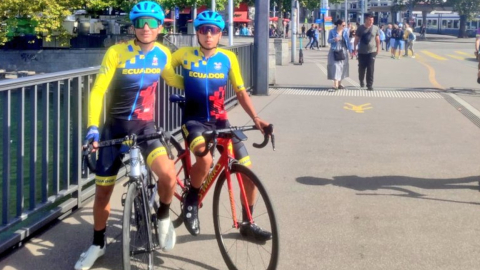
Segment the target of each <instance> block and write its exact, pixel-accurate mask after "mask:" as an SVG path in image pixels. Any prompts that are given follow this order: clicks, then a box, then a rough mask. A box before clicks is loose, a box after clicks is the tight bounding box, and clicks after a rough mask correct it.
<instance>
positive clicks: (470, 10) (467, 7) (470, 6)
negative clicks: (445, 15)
mask: <svg viewBox="0 0 480 270" xmlns="http://www.w3.org/2000/svg"><path fill="white" fill-rule="evenodd" d="M447 4H449V5H451V6H452V7H453V10H454V11H456V12H458V15H460V16H465V17H466V19H467V21H469V20H472V19H474V17H475V15H477V14H478V11H479V10H480V1H479V0H448V1H447Z"/></svg>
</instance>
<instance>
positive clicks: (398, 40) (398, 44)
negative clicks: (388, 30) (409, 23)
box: [392, 23, 405, 59]
mask: <svg viewBox="0 0 480 270" xmlns="http://www.w3.org/2000/svg"><path fill="white" fill-rule="evenodd" d="M402 27H403V25H402V24H401V23H399V24H398V27H396V28H394V29H393V31H392V38H393V39H394V40H395V45H394V46H393V56H392V58H393V59H401V55H402V50H404V49H405V42H404V40H403V29H402ZM397 52H398V56H397Z"/></svg>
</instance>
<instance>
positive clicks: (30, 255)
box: [0, 207, 123, 270]
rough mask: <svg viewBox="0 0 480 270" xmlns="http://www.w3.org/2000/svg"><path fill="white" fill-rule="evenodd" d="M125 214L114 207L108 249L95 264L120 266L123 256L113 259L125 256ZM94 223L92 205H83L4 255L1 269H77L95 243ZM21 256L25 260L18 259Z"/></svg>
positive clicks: (110, 219)
mask: <svg viewBox="0 0 480 270" xmlns="http://www.w3.org/2000/svg"><path fill="white" fill-rule="evenodd" d="M122 217H123V212H121V211H117V210H113V209H112V211H111V213H110V217H109V219H108V220H109V221H108V223H107V232H106V236H107V252H106V254H105V256H104V257H103V258H100V259H99V260H98V261H97V262H96V264H95V267H102V266H104V267H106V268H109V269H116V268H118V267H117V266H118V265H119V264H120V262H121V259H120V260H118V259H113V258H114V257H118V256H120V257H121V253H118V254H117V251H118V250H120V251H121V242H120V241H121V231H122V228H121V220H122ZM92 223H93V214H92V208H91V207H84V208H81V209H80V210H79V211H76V212H75V213H74V214H73V215H71V216H70V217H68V218H66V219H64V220H62V221H56V222H53V223H51V224H50V225H49V226H46V227H45V228H44V229H42V230H40V231H38V232H36V233H35V234H34V235H33V236H32V237H31V238H28V241H27V242H24V243H25V245H21V246H20V247H19V248H15V249H12V250H9V251H8V252H5V253H4V254H2V257H0V269H5V268H4V267H6V269H51V270H56V269H73V267H74V265H75V262H76V261H77V260H78V258H79V256H80V254H81V253H82V252H84V251H85V250H86V249H87V248H88V247H89V246H90V245H91V243H92V239H93V233H92V231H93V225H92ZM14 253H18V255H17V254H14ZM14 255H16V256H14ZM19 256H20V257H22V258H23V259H22V260H18V257H19ZM15 258H17V259H15ZM115 261H118V262H115ZM53 262H55V263H53Z"/></svg>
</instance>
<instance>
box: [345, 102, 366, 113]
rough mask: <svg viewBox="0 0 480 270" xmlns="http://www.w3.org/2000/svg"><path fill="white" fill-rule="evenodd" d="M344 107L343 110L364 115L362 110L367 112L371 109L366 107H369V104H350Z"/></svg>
mask: <svg viewBox="0 0 480 270" xmlns="http://www.w3.org/2000/svg"><path fill="white" fill-rule="evenodd" d="M345 105H346V106H343V108H344V109H345V110H350V111H354V112H356V113H364V112H365V111H364V110H369V109H372V108H373V107H367V106H370V105H371V104H370V103H365V104H362V105H358V106H357V105H353V104H351V103H345Z"/></svg>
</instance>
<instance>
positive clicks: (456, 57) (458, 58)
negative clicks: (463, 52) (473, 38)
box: [447, 54, 465, 60]
mask: <svg viewBox="0 0 480 270" xmlns="http://www.w3.org/2000/svg"><path fill="white" fill-rule="evenodd" d="M447 56H448V57H451V58H453V59H457V60H465V57H461V56H457V55H453V54H447Z"/></svg>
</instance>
